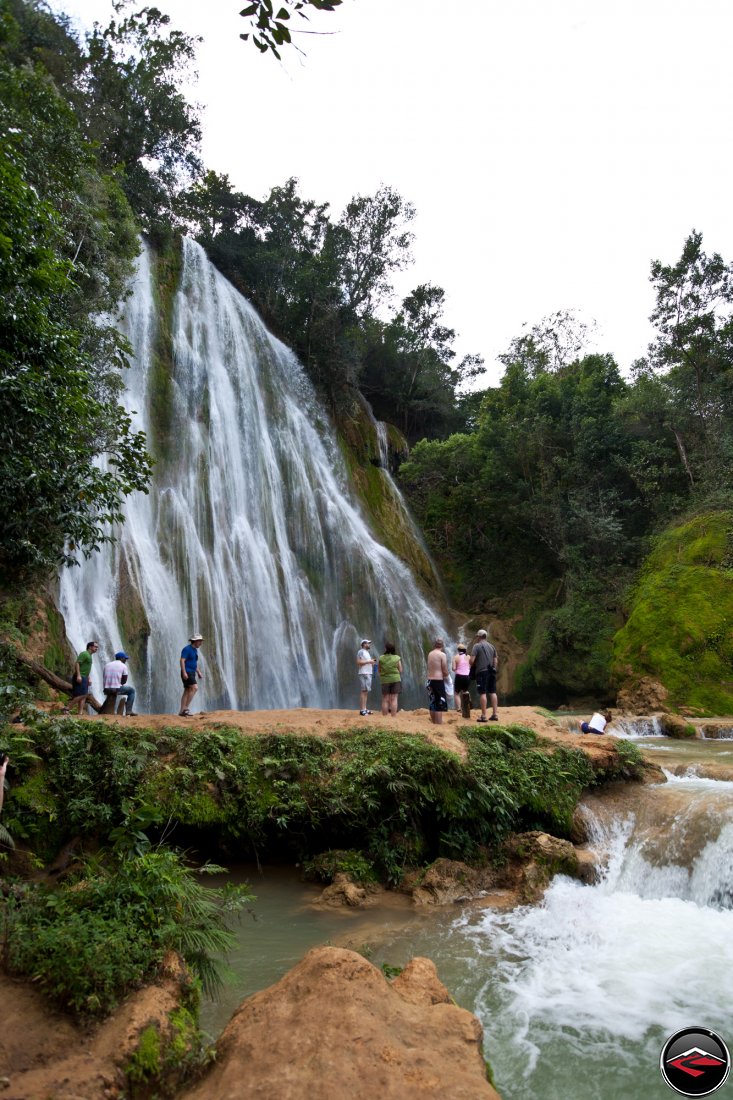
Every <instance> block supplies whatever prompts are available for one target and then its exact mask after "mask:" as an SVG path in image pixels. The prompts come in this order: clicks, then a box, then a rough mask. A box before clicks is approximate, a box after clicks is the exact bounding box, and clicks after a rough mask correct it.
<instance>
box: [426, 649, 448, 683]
mask: <svg viewBox="0 0 733 1100" xmlns="http://www.w3.org/2000/svg"><path fill="white" fill-rule="evenodd" d="M447 675H448V658H447V657H446V655H445V653H444V652H443V650H442V649H431V650H430V652H429V653H428V680H445V678H446V676H447Z"/></svg>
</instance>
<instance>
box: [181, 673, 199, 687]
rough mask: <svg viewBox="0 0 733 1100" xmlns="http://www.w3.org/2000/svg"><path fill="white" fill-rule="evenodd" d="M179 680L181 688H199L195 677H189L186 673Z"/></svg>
mask: <svg viewBox="0 0 733 1100" xmlns="http://www.w3.org/2000/svg"><path fill="white" fill-rule="evenodd" d="M181 679H182V680H183V686H184V687H185V688H195V687H198V686H199V682H198V677H197V676H189V674H188V673H186V675H185V676H182V677H181Z"/></svg>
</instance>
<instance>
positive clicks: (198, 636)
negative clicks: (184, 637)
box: [188, 634, 204, 642]
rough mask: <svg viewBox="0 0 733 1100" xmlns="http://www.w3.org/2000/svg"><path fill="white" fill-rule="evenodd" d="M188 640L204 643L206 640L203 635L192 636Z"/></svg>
mask: <svg viewBox="0 0 733 1100" xmlns="http://www.w3.org/2000/svg"><path fill="white" fill-rule="evenodd" d="M188 640H189V642H203V640H204V638H203V635H202V634H192V635H191V637H190V638H189V639H188Z"/></svg>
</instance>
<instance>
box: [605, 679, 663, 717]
mask: <svg viewBox="0 0 733 1100" xmlns="http://www.w3.org/2000/svg"><path fill="white" fill-rule="evenodd" d="M668 694H669V693H668V691H667V689H666V687H665V686H664V684H660V682H659V680H654V679H652V677H651V676H642V677H641V679H639V680H631V681H629V682H628V683H626V684H624V686H623V687H622V688H621V689H620V690H619V693H618V696H617V697H616V705H617V706H618V709H619V710H620V711H622V712H623V713H625V714H653V713H654V711H659V710H666V709H667V695H668Z"/></svg>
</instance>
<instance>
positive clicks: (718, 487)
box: [400, 233, 733, 703]
mask: <svg viewBox="0 0 733 1100" xmlns="http://www.w3.org/2000/svg"><path fill="white" fill-rule="evenodd" d="M651 278H652V282H653V283H654V286H655V289H656V292H657V306H656V309H655V312H654V314H653V315H652V320H653V322H654V323H655V325H656V326H657V332H658V337H657V339H656V341H655V342H654V344H653V345H652V346H651V347H650V349H649V353H648V356H647V358H646V359H644V360H640V361H639V362H638V363H637V364H636V366H635V371H634V375H633V377H632V379H631V380H629V381H627V380H624V379H623V378H622V377H621V375H620V373H619V370H618V367H617V366H616V364H615V363H614V361H613V359H612V358H611V357H610V356H608V355H597V354H593V355H579V354H578V353H579V351H580V350H581V349H582V346H583V339H584V334H583V332H582V331H579V330H578V327H577V325H576V324H574V322H573V319H572V317H570V316H569V315H562V314H560V315H556V316H555V317H553V318H550V319H549V321H548V322H547V323H545V324H543V325H540V326H537V327H536V328H535V329H533V330H531V331H530V332H529V333H528V334H527V335H525V336H522V337H520V338H519V339H517V340H515V341H514V342H513V343H512V345H511V347H510V348H509V350H508V352H507V353H506V354H505V355H504V356H503V357H502V358H503V362H504V365H505V368H506V370H505V374H504V376H503V378H502V380H501V383H500V385H499V386H498V387H497V388H496V389H492V390H489V391H487V392H486V393H485V394H484V395H483V398H482V401H481V405H480V409H479V411H478V414H477V423H476V426H475V428H474V429H473V430H472V431H469V432H465V433H463V434H458V435H454V436H451V437H450V438H449V439H447V440H445V441H435V440H429V441H428V440H426V441H423V442H421V443H419V444H418V445H417V446H416V447H415V448H414V449H413V452H412V455H411V457H410V460H409V462H407V463H406V464H404V465H403V466H402V468H401V471H400V476H401V480H402V484H403V486H404V488H405V489H406V491H407V494H408V496H409V499H410V502H411V504H412V506H413V508H414V510H415V512H416V514H417V518H418V521H419V523H420V524H421V525H422V527H423V529H424V531H425V533H426V535H427V538H428V541H429V545H430V547H431V548H432V549H433V551H434V552H435V553H436V555H437V557H438V561H439V564H440V565H441V566H442V568H443V569H444V571H445V574H446V577H447V580H448V584H449V588H450V590H451V594H452V598H453V600H454V602H455V603H457V604H459V605H464V606H465V605H468V606H469V607H471V606H473V607H476V606H477V605H478V604H479V602H485V603H486V604H487V605H488V606H489V607H492V608H497V607H498V608H499V609H501V611H503V612H504V614H506V615H515V616H518V618H519V623H518V626H517V628H516V629H517V634H518V636H519V637H520V639H521V640H522V641H523V642H525V644H526V646H527V657H526V660H525V662H524V664H523V666H522V667H521V668H520V669H519V672H518V675H517V679H516V684H515V690H516V695H517V697H519V698H523V699H543V700H545V701H547V702H555V703H557V702H561V701H565V700H567V699H568V697H571V698H572V697H576V698H577V697H579V696H586V697H587V696H593V695H595V696H597V697H600V698H611V697H612V695H613V689H614V686H615V682H617V681H615V680H614V678H613V676H612V672H611V663H612V662H611V651H612V645H613V637H614V634H615V633H616V631H617V630H618V629H619V628H620V627H621V626H622V624H623V616H624V611H625V593H626V591H627V588H628V585H629V584H630V582H631V581H632V579H633V577H634V575H635V571H636V569H637V568H638V566H639V564H640V562H641V561H642V560H643V557H644V554H645V552H646V549H647V546H648V544H649V539H650V538H651V537H652V536H653V535H654V534H655V532H656V531H658V530H659V529H660V528H662V527H663V526H664V525H665V524H666V523H667V522H668V520H669V518H670V515H674V514H675V513H680V512H682V511H683V510H684V509H689V508H690V507H691V506H692V507H694V508H700V507H705V506H706V505H707V506H708V507H710V506H711V505H713V506H715V505H719V504H721V503H722V504H726V503H729V502H730V500H731V494H732V492H733V482H732V481H731V470H733V465H732V464H731V462H730V454H731V436H730V424H731V422H733V358H731V333H732V332H733V329H732V328H731V320H730V317H729V313H730V305H731V302H732V301H733V291H732V289H731V284H732V278H733V276H732V269H731V266H730V265H726V264H725V263H724V262H723V261H722V260H721V258H720V257H719V256H717V255H714V256H712V257H708V256H707V255H706V254H705V253H704V252H703V250H702V239H701V236H700V234H697V233H693V234H691V236H690V237H689V239H688V240H687V242H686V243H685V247H684V250H683V254H682V257H681V259H680V261H679V263H678V264H676V265H674V266H670V267H665V266H663V265H661V264H660V263H654V264H653V265H652V275H651ZM489 601H491V602H489ZM660 625H661V622H660ZM662 632H664V631H662ZM632 664H633V661H632ZM622 667H623V666H622V665H620V664H619V662H616V664H615V669H616V673H617V674H618V672H619V670H620V669H622ZM635 667H636V666H634V668H635ZM657 674H658V675H660V676H662V678H664V670H663V668H662V667H661V666H660V665H659V663H657ZM623 675H625V673H623ZM676 697H677V696H676Z"/></svg>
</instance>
